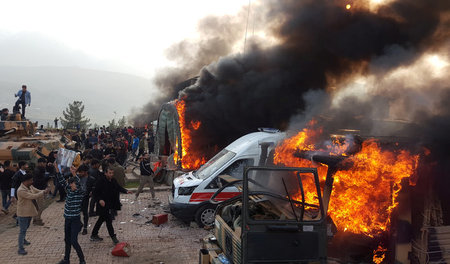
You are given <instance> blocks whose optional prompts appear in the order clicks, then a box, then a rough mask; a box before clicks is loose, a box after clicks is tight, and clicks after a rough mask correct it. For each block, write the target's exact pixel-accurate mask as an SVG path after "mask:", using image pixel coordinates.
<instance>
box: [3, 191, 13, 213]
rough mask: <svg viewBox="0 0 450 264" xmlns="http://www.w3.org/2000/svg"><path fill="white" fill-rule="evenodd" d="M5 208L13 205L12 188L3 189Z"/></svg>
mask: <svg viewBox="0 0 450 264" xmlns="http://www.w3.org/2000/svg"><path fill="white" fill-rule="evenodd" d="M2 205H3V209H5V210H8V208H9V206H10V205H11V190H2Z"/></svg>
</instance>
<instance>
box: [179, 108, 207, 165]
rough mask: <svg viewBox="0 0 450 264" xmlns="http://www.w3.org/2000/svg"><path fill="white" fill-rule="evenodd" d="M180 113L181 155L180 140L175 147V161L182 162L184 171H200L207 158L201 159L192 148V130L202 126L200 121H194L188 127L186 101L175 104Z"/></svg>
mask: <svg viewBox="0 0 450 264" xmlns="http://www.w3.org/2000/svg"><path fill="white" fill-rule="evenodd" d="M175 107H176V108H177V113H178V121H179V123H180V133H181V149H182V151H181V155H180V154H179V153H178V140H177V142H176V146H175V153H174V159H175V161H176V162H179V161H181V167H182V168H183V169H190V170H194V169H198V168H199V167H200V166H201V165H203V164H204V163H205V162H206V158H205V157H201V156H200V157H199V156H197V155H196V152H195V151H194V150H193V148H192V129H193V130H197V129H199V128H200V126H201V122H200V121H194V120H192V121H191V122H190V123H189V126H186V119H185V112H186V102H185V101H184V100H177V101H176V103H175Z"/></svg>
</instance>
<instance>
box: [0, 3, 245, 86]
mask: <svg viewBox="0 0 450 264" xmlns="http://www.w3.org/2000/svg"><path fill="white" fill-rule="evenodd" d="M0 3H1V4H0V40H5V39H8V40H11V41H16V42H19V40H20V41H24V40H26V41H36V42H38V43H39V44H40V45H42V46H45V45H46V42H48V45H51V46H52V48H54V47H57V49H59V50H62V49H64V47H63V46H67V47H68V48H70V49H71V50H68V51H70V53H71V54H66V56H63V57H62V58H61V57H60V56H59V57H57V58H56V59H55V60H54V63H55V64H57V65H51V66H59V65H63V66H67V64H70V63H74V62H73V61H70V60H68V62H67V64H66V65H65V64H64V57H72V58H73V57H74V56H71V55H73V54H76V55H77V56H75V57H80V56H81V53H84V55H85V56H84V57H83V56H81V57H82V58H79V59H78V60H77V62H76V63H78V64H82V63H83V61H85V63H86V65H77V66H81V67H83V66H85V67H95V68H100V69H102V70H120V71H122V72H125V73H131V74H135V75H140V76H142V77H146V78H150V77H151V76H152V75H153V73H154V70H155V68H158V67H161V66H163V65H167V63H168V62H167V61H166V59H165V55H164V50H165V48H167V47H168V46H169V45H170V44H172V43H174V42H176V41H180V40H182V39H184V38H186V37H192V36H194V35H195V32H196V23H197V21H198V20H199V19H201V18H203V17H205V16H207V15H211V14H213V15H220V14H234V13H236V11H237V10H239V8H240V7H242V6H243V5H247V4H248V1H247V0H190V1H185V0H164V1H152V0H126V1H125V0H122V1H118V0H89V1H85V0H77V1H61V0H39V1H36V0H29V1H23V0H14V1H4V0H1V1H0ZM243 26H245V25H243ZM24 34H26V37H25V36H24ZM17 44H18V45H20V43H17ZM88 57H92V58H91V59H90V60H89V59H88ZM18 63H19V62H18ZM20 63H23V64H26V62H22V61H21V62H20ZM34 63H36V61H33V60H30V61H29V62H28V64H30V65H32V66H36V65H34ZM0 64H3V65H4V64H5V60H3V62H0ZM20 66H28V65H20ZM47 66H48V65H47ZM69 66H72V65H69Z"/></svg>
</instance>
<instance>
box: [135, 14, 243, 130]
mask: <svg viewBox="0 0 450 264" xmlns="http://www.w3.org/2000/svg"><path fill="white" fill-rule="evenodd" d="M242 17H243V16H240V15H237V16H223V17H216V16H209V17H206V18H204V19H202V20H201V21H200V22H199V24H198V34H199V39H198V40H197V39H195V38H192V39H186V40H183V41H180V42H178V43H175V44H173V45H172V46H171V47H169V48H168V49H167V51H166V55H167V58H168V59H169V60H172V61H173V62H174V63H175V64H176V66H174V67H166V68H163V69H160V70H158V72H157V74H156V77H155V78H154V80H153V82H154V85H155V87H156V88H157V90H158V92H157V93H156V96H155V98H152V100H151V101H150V102H148V103H147V104H146V105H145V106H144V107H143V109H142V111H141V112H140V113H138V114H135V115H133V117H132V118H131V119H132V120H133V123H134V124H135V125H142V124H141V122H145V123H147V122H149V121H151V120H156V119H157V118H158V113H159V109H160V107H161V105H162V104H164V103H166V102H169V101H171V100H174V99H176V98H177V97H178V92H179V91H180V90H182V89H184V88H185V87H186V86H189V85H190V84H191V83H190V82H185V81H186V80H188V79H190V78H193V77H195V76H198V74H199V71H200V70H201V69H202V68H203V67H204V66H205V65H208V64H209V63H211V62H212V61H216V60H218V59H219V58H220V57H221V56H225V55H228V54H230V53H231V52H232V50H233V47H234V46H235V44H236V42H237V41H238V40H240V38H241V36H242V35H243V32H244V30H245V27H243V21H242V19H241V18H242Z"/></svg>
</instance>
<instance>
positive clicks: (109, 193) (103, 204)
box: [91, 167, 131, 244]
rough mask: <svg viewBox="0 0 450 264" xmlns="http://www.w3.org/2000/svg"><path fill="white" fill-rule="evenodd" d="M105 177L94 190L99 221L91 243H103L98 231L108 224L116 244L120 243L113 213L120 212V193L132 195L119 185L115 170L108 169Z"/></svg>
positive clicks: (109, 232) (93, 231)
mask: <svg viewBox="0 0 450 264" xmlns="http://www.w3.org/2000/svg"><path fill="white" fill-rule="evenodd" d="M105 171H106V173H105V177H102V178H101V179H99V181H98V182H97V184H96V185H95V189H94V197H95V199H96V200H97V201H98V202H97V215H98V220H97V222H96V223H95V226H94V229H93V230H92V234H91V241H102V240H103V238H101V237H99V236H98V231H99V229H100V227H101V225H102V224H103V222H106V227H107V229H108V234H109V236H110V237H111V239H112V241H113V243H114V244H117V243H119V240H118V239H117V236H116V234H115V233H114V227H113V225H112V220H113V213H112V211H116V210H120V207H121V204H120V200H119V198H120V193H131V192H129V191H127V190H126V189H125V188H123V187H122V186H120V185H119V184H118V183H117V180H116V179H114V177H113V176H114V168H112V167H108V168H106V170H105Z"/></svg>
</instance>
